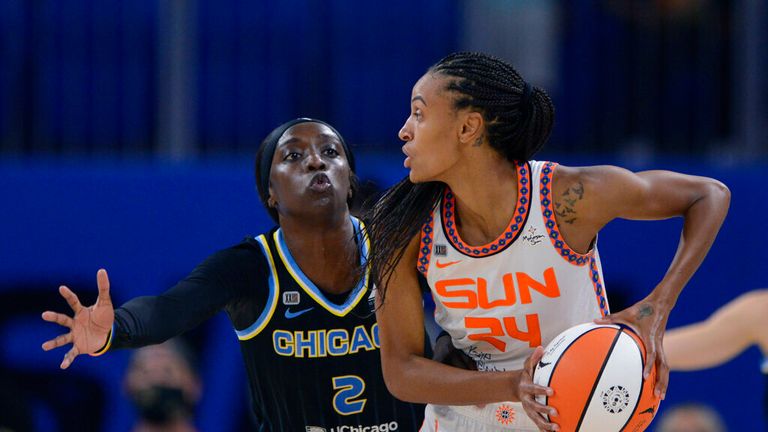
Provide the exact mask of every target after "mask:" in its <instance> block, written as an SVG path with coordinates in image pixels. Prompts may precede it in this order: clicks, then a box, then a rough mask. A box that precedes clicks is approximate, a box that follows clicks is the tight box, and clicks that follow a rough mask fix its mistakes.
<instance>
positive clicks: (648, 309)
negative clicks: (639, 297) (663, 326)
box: [637, 304, 653, 319]
mask: <svg viewBox="0 0 768 432" xmlns="http://www.w3.org/2000/svg"><path fill="white" fill-rule="evenodd" d="M651 315H653V306H651V305H648V304H644V305H642V306H640V311H638V312H637V319H643V318H645V317H649V316H651Z"/></svg>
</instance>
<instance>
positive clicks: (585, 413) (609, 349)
mask: <svg viewBox="0 0 768 432" xmlns="http://www.w3.org/2000/svg"><path fill="white" fill-rule="evenodd" d="M617 330H618V331H617V332H616V337H614V338H613V342H611V347H610V348H608V352H607V353H606V354H605V360H603V365H602V366H600V372H598V373H597V377H596V378H595V383H594V384H593V385H592V390H591V391H590V392H589V396H588V397H587V402H586V403H585V405H584V408H582V409H581V416H580V417H579V422H578V423H576V430H577V431H578V430H579V429H580V428H581V423H582V422H583V421H584V416H586V415H587V410H588V409H589V403H590V402H591V401H592V396H594V394H595V390H597V384H598V383H600V378H601V377H602V376H603V371H604V370H605V365H607V364H608V360H609V359H610V358H611V353H612V352H613V348H615V347H616V342H618V341H619V338H620V337H621V335H622V332H621V329H617Z"/></svg>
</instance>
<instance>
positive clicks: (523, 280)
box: [515, 267, 560, 304]
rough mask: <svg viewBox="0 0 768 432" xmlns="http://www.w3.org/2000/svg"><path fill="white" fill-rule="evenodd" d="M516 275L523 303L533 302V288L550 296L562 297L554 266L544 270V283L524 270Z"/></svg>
mask: <svg viewBox="0 0 768 432" xmlns="http://www.w3.org/2000/svg"><path fill="white" fill-rule="evenodd" d="M515 275H516V276H517V287H518V289H519V290H520V301H521V302H522V303H523V304H529V303H531V288H533V289H535V290H536V291H538V292H540V293H541V294H544V295H545V296H547V297H550V298H555V297H560V287H559V286H558V285H557V278H556V277H555V269H554V268H553V267H550V268H548V269H546V270H544V284H542V283H541V282H539V281H537V280H536V279H534V278H532V277H530V276H528V275H527V274H525V273H522V272H517V273H515Z"/></svg>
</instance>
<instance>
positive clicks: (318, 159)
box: [305, 152, 327, 171]
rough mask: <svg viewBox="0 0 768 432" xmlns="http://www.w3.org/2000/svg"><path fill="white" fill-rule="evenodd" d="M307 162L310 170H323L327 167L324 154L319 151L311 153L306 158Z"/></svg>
mask: <svg viewBox="0 0 768 432" xmlns="http://www.w3.org/2000/svg"><path fill="white" fill-rule="evenodd" d="M305 162H306V165H307V169H308V170H309V171H322V170H324V169H326V167H327V165H326V164H325V160H323V157H322V155H320V154H319V153H317V152H311V153H309V154H308V155H307V157H306V159H305Z"/></svg>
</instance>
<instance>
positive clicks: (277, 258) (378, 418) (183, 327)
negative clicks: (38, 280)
mask: <svg viewBox="0 0 768 432" xmlns="http://www.w3.org/2000/svg"><path fill="white" fill-rule="evenodd" d="M354 166H355V165H354V159H353V155H352V153H351V152H350V150H349V148H348V147H347V145H346V143H345V142H344V140H343V138H342V137H341V135H340V134H339V133H338V132H337V131H336V130H335V129H334V128H333V127H331V126H330V125H328V124H326V123H324V122H322V121H319V120H313V119H306V118H301V119H296V120H293V121H290V122H287V123H285V124H283V125H281V126H279V127H278V128H276V129H275V130H274V131H272V132H271V133H270V135H269V136H268V137H267V138H266V139H265V140H264V142H263V143H262V144H261V147H260V148H259V151H258V154H257V156H256V184H257V188H258V192H259V196H260V198H261V201H262V203H264V205H265V206H266V207H267V211H268V212H269V214H270V215H271V217H272V218H273V219H274V220H275V221H276V222H277V223H278V225H279V226H278V227H276V228H273V229H272V230H270V231H269V232H267V233H264V234H262V235H259V236H257V237H252V238H247V239H246V240H244V241H243V242H242V243H240V244H238V245H236V246H233V247H230V248H227V249H224V250H222V251H220V252H218V253H215V254H213V255H212V256H211V257H209V258H208V259H207V260H205V261H204V262H203V263H202V264H200V265H199V266H198V267H197V268H195V269H194V271H193V272H192V273H191V274H190V275H189V276H188V277H187V278H185V279H184V280H182V281H181V282H179V283H178V284H177V285H176V286H174V287H173V288H171V289H169V290H168V291H166V292H165V293H163V294H161V295H158V296H152V297H139V298H135V299H133V300H130V301H128V302H127V303H125V304H124V305H122V306H121V307H119V308H117V309H113V306H112V303H111V300H110V295H109V281H108V278H107V273H106V271H105V270H99V272H98V274H97V281H98V288H99V296H98V299H97V301H96V303H95V304H94V305H92V306H89V307H85V306H83V305H81V304H80V301H79V300H78V298H77V296H76V295H75V294H74V293H73V292H72V291H71V290H70V289H69V288H67V287H65V286H62V287H61V288H60V292H61V295H62V296H64V298H65V299H66V300H67V302H68V303H69V305H70V306H71V307H72V310H73V311H74V317H70V316H68V315H65V314H60V313H55V312H50V311H47V312H44V313H43V319H44V320H46V321H50V322H54V323H57V324H60V325H62V326H65V327H67V328H69V332H68V333H66V334H63V335H61V336H59V337H57V338H55V339H53V340H50V341H47V342H45V343H44V344H43V349H44V350H46V351H47V350H50V349H53V348H56V347H60V346H64V345H67V344H72V347H71V349H70V350H69V351H68V352H67V353H66V355H65V356H64V360H63V361H62V363H61V368H63V369H66V368H67V367H69V366H70V365H71V364H72V362H73V361H74V360H75V358H76V357H77V356H78V355H80V354H91V355H100V354H103V353H104V352H106V351H108V350H110V349H115V348H135V347H140V346H144V345H149V344H156V343H160V342H163V341H165V340H166V339H169V338H171V337H173V336H175V335H178V334H180V333H182V332H185V331H187V330H189V329H191V328H193V327H195V326H197V325H198V324H200V323H201V322H202V321H204V320H206V319H208V318H209V317H211V316H212V315H213V314H215V313H217V312H218V311H220V310H225V311H226V312H227V314H228V316H229V319H230V320H231V322H232V325H233V326H234V328H235V333H236V334H237V337H238V339H239V340H240V347H241V350H242V354H243V359H244V361H245V366H246V369H247V373H248V379H249V384H250V391H251V395H252V398H253V410H254V412H255V414H256V418H257V419H258V422H259V430H261V431H300V432H306V431H326V432H331V431H335V432H341V431H354V430H359V431H363V430H366V431H373V430H376V431H394V430H399V431H410V430H416V429H417V428H418V426H419V425H420V424H421V422H422V418H423V412H424V407H423V406H417V405H411V404H409V403H405V402H401V401H399V400H397V399H395V398H394V397H392V396H391V395H390V393H389V392H388V391H387V389H386V386H385V385H384V381H383V378H382V374H381V366H380V358H379V353H378V349H379V330H378V326H377V324H376V321H375V314H374V313H373V310H372V298H371V285H370V284H369V279H368V277H367V275H364V276H363V277H362V278H361V277H360V269H361V268H362V265H361V264H362V263H363V262H364V261H365V259H366V254H367V252H368V250H369V247H370V246H369V244H368V243H367V242H366V240H365V239H364V238H363V236H362V234H361V232H362V228H363V225H362V223H361V222H360V221H359V220H358V219H356V218H354V217H352V216H351V215H350V212H349V206H348V203H349V202H350V200H351V198H352V196H353V193H354V189H355V188H354V185H355V180H354V178H355V177H354ZM369 299H370V301H369ZM422 328H423V327H422Z"/></svg>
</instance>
